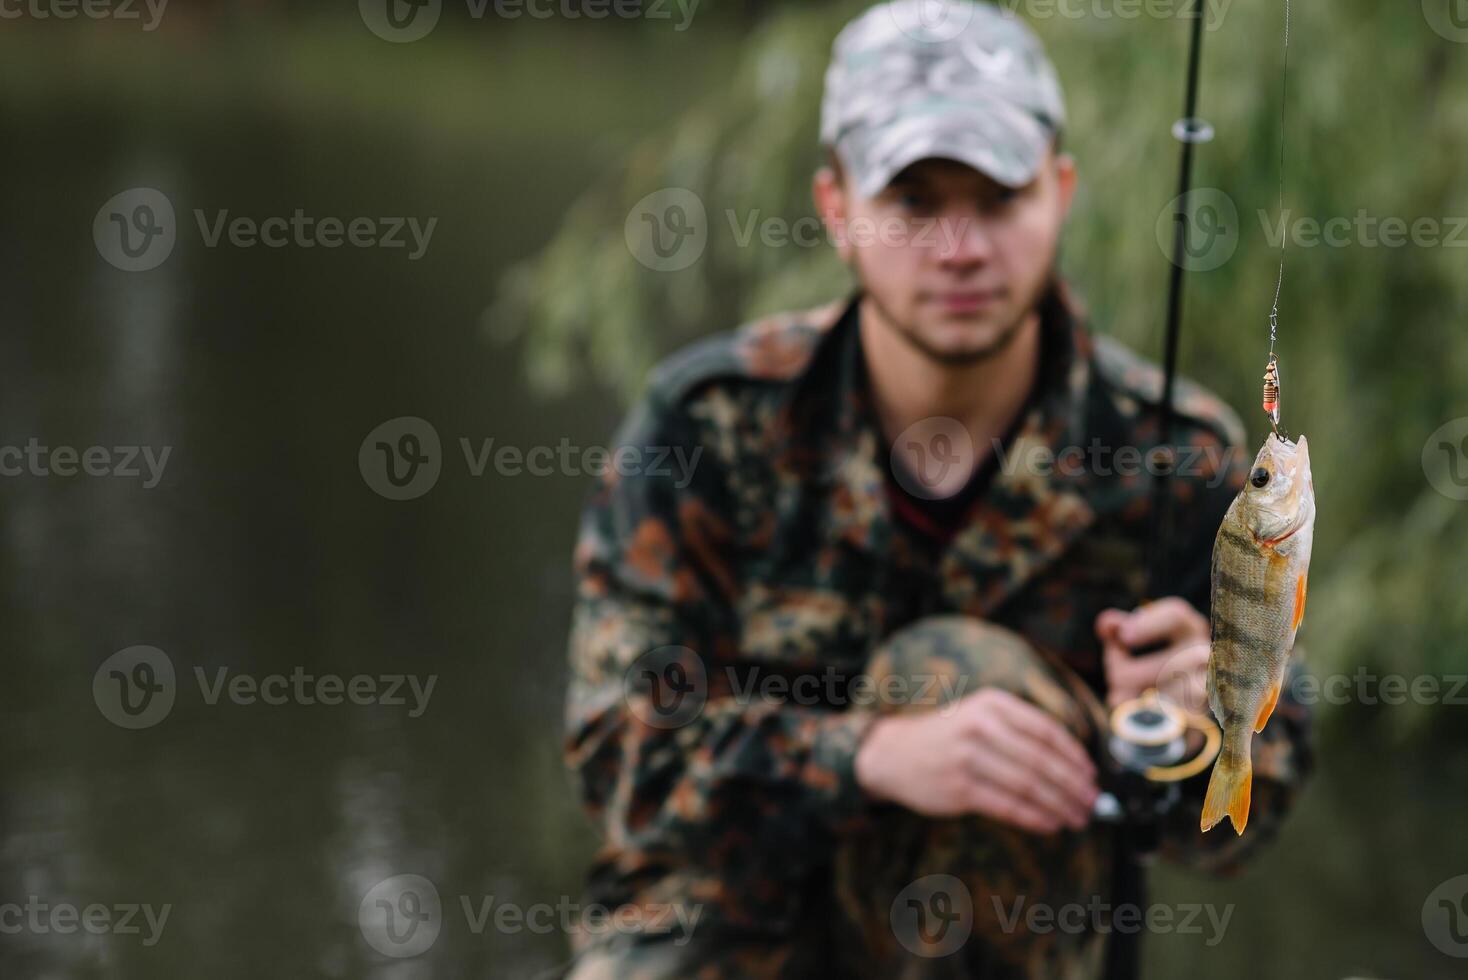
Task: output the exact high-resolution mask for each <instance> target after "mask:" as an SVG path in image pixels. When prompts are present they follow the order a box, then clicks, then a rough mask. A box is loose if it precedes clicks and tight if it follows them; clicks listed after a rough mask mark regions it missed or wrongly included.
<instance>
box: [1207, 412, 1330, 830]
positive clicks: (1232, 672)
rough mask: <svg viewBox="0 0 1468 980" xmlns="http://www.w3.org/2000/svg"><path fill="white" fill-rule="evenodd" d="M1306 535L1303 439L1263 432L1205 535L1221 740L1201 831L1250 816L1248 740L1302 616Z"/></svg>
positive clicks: (1212, 679)
mask: <svg viewBox="0 0 1468 980" xmlns="http://www.w3.org/2000/svg"><path fill="white" fill-rule="evenodd" d="M1314 536H1315V486H1314V484H1313V483H1312V482H1311V478H1310V447H1309V443H1308V442H1307V440H1306V439H1305V437H1304V436H1301V437H1300V441H1299V443H1293V442H1290V441H1289V440H1288V439H1282V438H1280V437H1279V436H1278V435H1275V434H1274V433H1270V435H1269V437H1268V438H1267V439H1265V440H1264V446H1263V448H1261V449H1260V450H1259V455H1258V456H1257V457H1256V458H1255V459H1254V467H1253V469H1252V470H1251V471H1250V472H1249V478H1248V482H1247V483H1245V485H1244V489H1243V490H1242V491H1240V493H1239V495H1238V496H1237V497H1235V498H1234V502H1233V503H1232V504H1230V505H1229V508H1228V512H1227V513H1226V514H1225V515H1224V518H1223V523H1222V524H1221V525H1220V526H1219V528H1218V535H1217V537H1216V538H1215V539H1214V542H1213V598H1212V603H1213V604H1212V615H1211V622H1210V627H1211V633H1212V650H1211V652H1210V653H1209V657H1208V703H1209V704H1210V706H1211V707H1212V708H1213V714H1214V716H1215V717H1216V718H1217V719H1218V723H1219V725H1221V726H1222V728H1223V748H1222V749H1221V750H1220V752H1219V754H1218V760H1217V761H1216V762H1215V763H1214V766H1213V775H1212V777H1211V779H1210V780H1209V782H1208V793H1207V796H1206V797H1205V799H1204V802H1203V818H1202V821H1201V826H1202V828H1203V830H1205V831H1206V830H1211V829H1212V828H1213V827H1214V826H1215V825H1216V824H1217V823H1218V822H1219V821H1221V820H1222V819H1223V817H1224V815H1225V814H1227V815H1228V817H1229V819H1230V820H1232V821H1233V825H1234V830H1235V832H1237V833H1240V834H1242V833H1243V832H1244V826H1245V824H1247V823H1248V821H1249V791H1250V787H1251V785H1252V783H1253V778H1254V767H1253V762H1252V758H1251V756H1250V745H1251V743H1252V742H1253V740H1254V733H1256V732H1259V731H1262V730H1263V729H1264V724H1265V722H1267V721H1268V720H1269V716H1270V714H1272V713H1273V711H1274V706H1275V703H1276V702H1277V701H1278V700H1279V692H1280V688H1281V687H1282V686H1283V684H1284V677H1285V667H1286V665H1287V664H1288V662H1289V658H1290V651H1291V650H1292V649H1293V648H1294V645H1295V631H1296V630H1297V629H1298V628H1299V626H1300V619H1301V618H1302V617H1303V616H1304V615H1305V591H1306V584H1305V582H1306V577H1307V575H1308V573H1309V570H1310V545H1311V542H1312V540H1313V538H1314Z"/></svg>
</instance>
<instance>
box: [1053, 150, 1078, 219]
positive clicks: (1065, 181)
mask: <svg viewBox="0 0 1468 980" xmlns="http://www.w3.org/2000/svg"><path fill="white" fill-rule="evenodd" d="M1055 180H1056V184H1057V186H1058V188H1059V190H1060V209H1061V216H1062V217H1064V216H1066V215H1069V214H1070V204H1071V201H1072V200H1073V199H1074V198H1075V193H1076V159H1075V157H1073V156H1071V155H1070V154H1069V153H1059V154H1056V157H1055Z"/></svg>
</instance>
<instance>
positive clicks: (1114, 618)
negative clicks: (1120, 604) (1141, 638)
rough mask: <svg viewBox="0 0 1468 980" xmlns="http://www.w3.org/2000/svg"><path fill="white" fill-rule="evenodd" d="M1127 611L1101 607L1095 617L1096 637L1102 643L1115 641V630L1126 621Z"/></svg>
mask: <svg viewBox="0 0 1468 980" xmlns="http://www.w3.org/2000/svg"><path fill="white" fill-rule="evenodd" d="M1127 615H1128V613H1127V612H1126V611H1125V610H1123V609H1103V610H1101V612H1100V614H1099V615H1098V616H1097V617H1096V639H1098V640H1100V641H1101V642H1102V643H1114V642H1116V634H1117V631H1118V630H1120V629H1121V624H1122V623H1124V622H1126V618H1127Z"/></svg>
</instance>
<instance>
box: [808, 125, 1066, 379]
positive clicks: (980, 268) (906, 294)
mask: <svg viewBox="0 0 1468 980" xmlns="http://www.w3.org/2000/svg"><path fill="white" fill-rule="evenodd" d="M1074 189H1075V166H1074V163H1073V161H1072V160H1071V158H1070V157H1068V156H1064V155H1057V154H1055V153H1053V152H1050V153H1047V156H1046V159H1045V163H1044V165H1043V166H1042V167H1041V169H1040V173H1039V175H1038V176H1037V177H1036V178H1035V179H1034V180H1033V181H1032V182H1031V183H1030V184H1029V185H1027V186H1025V187H1021V188H1018V189H1013V188H1008V187H1005V186H1003V185H1001V184H999V183H997V182H995V181H994V180H992V179H991V178H989V177H987V176H985V175H984V174H982V173H980V172H979V171H977V170H974V169H973V168H972V167H969V166H967V165H965V164H962V163H958V162H956V161H953V160H945V159H937V158H929V159H925V160H920V161H918V162H917V163H914V164H913V165H911V166H909V167H908V168H907V169H905V170H903V171H902V172H901V173H899V174H898V175H897V176H896V177H894V178H893V179H892V181H891V183H889V184H888V185H887V186H886V188H884V189H883V190H882V191H881V192H880V193H878V194H877V195H876V196H875V197H871V198H862V197H859V196H857V194H856V193H855V191H854V189H853V188H852V187H851V185H850V182H849V181H847V180H845V179H843V178H841V177H839V176H838V175H836V174H835V173H833V172H832V171H831V170H830V169H823V170H822V171H821V172H820V173H818V174H817V175H816V183H815V196H816V205H817V207H818V208H819V209H820V211H821V215H822V217H823V218H824V220H825V221H826V223H827V225H828V226H829V227H830V228H831V231H832V234H833V237H834V238H835V240H836V241H837V242H838V243H839V246H838V247H839V250H840V252H841V257H842V259H843V260H845V261H846V262H847V263H848V264H850V265H852V267H853V268H854V269H855V271H856V274H857V276H858V278H859V279H860V282H861V284H862V287H863V289H864V290H865V291H866V293H867V295H868V296H869V297H870V298H871V300H872V301H873V302H874V303H875V304H876V306H877V309H878V310H879V311H880V312H881V313H882V314H883V315H884V318H885V319H886V321H887V326H889V327H890V328H892V329H895V330H897V331H898V332H899V333H901V334H902V335H903V337H904V338H905V339H906V340H907V341H908V342H909V343H910V344H912V345H913V346H914V347H915V348H917V349H918V350H920V351H922V352H923V353H925V354H926V355H928V356H929V357H931V358H933V359H935V360H939V361H943V362H945V363H955V364H961V363H968V362H972V361H975V360H979V359H982V358H984V357H988V356H990V355H992V354H993V353H995V352H996V351H998V350H1000V349H1002V348H1003V347H1004V345H1005V344H1006V343H1007V342H1008V341H1009V340H1010V339H1011V338H1013V336H1014V335H1015V333H1016V332H1017V331H1018V329H1019V327H1020V326H1021V325H1022V324H1023V323H1024V321H1025V318H1026V316H1027V315H1028V314H1029V312H1030V311H1031V310H1033V309H1034V307H1035V304H1036V302H1037V301H1038V300H1039V298H1040V294H1041V293H1042V291H1043V290H1044V288H1045V286H1046V284H1047V282H1048V280H1049V277H1050V271H1051V268H1052V267H1053V265H1054V262H1055V253H1056V248H1057V246H1058V243H1059V240H1060V229H1061V225H1062V223H1063V221H1064V219H1065V215H1066V212H1067V211H1068V210H1069V208H1070V201H1071V196H1072V194H1073V193H1074ZM843 228H844V229H845V230H846V234H845V236H844V239H843V235H842V229H843Z"/></svg>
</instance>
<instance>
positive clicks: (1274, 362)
mask: <svg viewBox="0 0 1468 980" xmlns="http://www.w3.org/2000/svg"><path fill="white" fill-rule="evenodd" d="M1281 75H1282V77H1281V79H1280V93H1279V218H1280V226H1281V228H1282V227H1283V226H1284V213H1285V210H1284V191H1285V133H1286V132H1287V129H1286V126H1285V114H1286V112H1288V110H1289V94H1290V0H1285V22H1284V70H1283V71H1282V72H1281ZM1289 240H1290V236H1289V235H1288V234H1284V235H1281V236H1280V240H1279V278H1278V279H1277V280H1275V283H1274V305H1273V306H1272V307H1271V308H1270V310H1269V361H1268V363H1267V365H1266V366H1265V368H1264V414H1265V415H1267V416H1269V424H1270V426H1271V427H1272V428H1273V429H1274V434H1275V435H1277V436H1280V438H1285V436H1284V435H1283V434H1282V433H1281V432H1280V428H1279V357H1278V356H1277V355H1276V354H1275V352H1274V346H1275V343H1276V342H1277V340H1278V338H1279V294H1280V290H1281V288H1282V287H1283V286H1284V271H1285V248H1286V246H1287V245H1288V244H1289Z"/></svg>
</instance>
